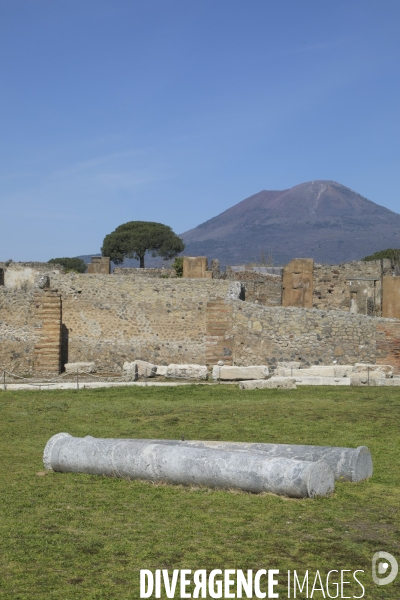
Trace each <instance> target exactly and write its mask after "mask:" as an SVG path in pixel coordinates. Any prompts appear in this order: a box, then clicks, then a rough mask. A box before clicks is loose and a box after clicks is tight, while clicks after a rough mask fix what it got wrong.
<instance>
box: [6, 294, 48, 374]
mask: <svg viewBox="0 0 400 600" xmlns="http://www.w3.org/2000/svg"><path fill="white" fill-rule="evenodd" d="M41 326H42V323H41V321H40V319H39V318H38V315H37V313H36V304H35V294H34V292H33V291H32V292H29V291H28V292H25V291H20V290H12V289H8V288H6V287H0V371H2V370H3V369H6V370H7V371H12V372H16V373H17V374H19V375H22V374H27V373H31V372H32V370H33V365H34V347H35V344H37V343H39V341H40V337H41Z"/></svg>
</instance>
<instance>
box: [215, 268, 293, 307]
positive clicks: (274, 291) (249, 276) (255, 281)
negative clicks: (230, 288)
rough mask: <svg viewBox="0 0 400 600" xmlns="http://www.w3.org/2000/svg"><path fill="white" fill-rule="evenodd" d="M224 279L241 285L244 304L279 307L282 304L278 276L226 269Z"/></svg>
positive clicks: (280, 282)
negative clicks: (243, 291) (242, 286)
mask: <svg viewBox="0 0 400 600" xmlns="http://www.w3.org/2000/svg"><path fill="white" fill-rule="evenodd" d="M226 278H227V279H229V280H230V281H240V282H241V283H243V285H244V290H245V293H244V296H245V297H244V299H245V300H246V302H252V303H254V304H262V305H263V306H281V304H282V277H281V276H280V275H271V274H266V273H257V272H256V271H250V270H246V271H245V270H243V271H233V270H231V269H227V270H226Z"/></svg>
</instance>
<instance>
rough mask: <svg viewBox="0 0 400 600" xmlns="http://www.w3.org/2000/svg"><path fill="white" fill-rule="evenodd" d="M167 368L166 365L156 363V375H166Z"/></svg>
mask: <svg viewBox="0 0 400 600" xmlns="http://www.w3.org/2000/svg"><path fill="white" fill-rule="evenodd" d="M167 369H168V367H167V365H157V371H156V375H159V376H160V377H166V376H167Z"/></svg>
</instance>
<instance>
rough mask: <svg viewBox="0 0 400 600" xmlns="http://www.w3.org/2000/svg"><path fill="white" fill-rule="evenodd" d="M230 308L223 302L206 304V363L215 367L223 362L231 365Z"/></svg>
mask: <svg viewBox="0 0 400 600" xmlns="http://www.w3.org/2000/svg"><path fill="white" fill-rule="evenodd" d="M232 318H233V311H232V306H231V305H230V304H227V303H225V302H224V300H215V301H214V302H207V313H206V363H207V364H208V365H216V364H217V362H218V361H219V360H223V361H224V363H225V364H226V365H231V364H232V348H233V334H232Z"/></svg>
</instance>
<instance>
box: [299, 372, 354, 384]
mask: <svg viewBox="0 0 400 600" xmlns="http://www.w3.org/2000/svg"><path fill="white" fill-rule="evenodd" d="M294 379H295V381H296V385H350V382H351V378H350V377H317V376H315V377H312V376H308V377H307V376H305V377H302V376H301V375H297V374H296V375H295V377H294Z"/></svg>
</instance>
